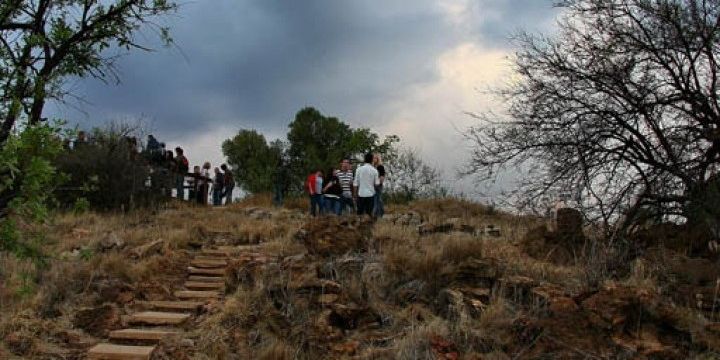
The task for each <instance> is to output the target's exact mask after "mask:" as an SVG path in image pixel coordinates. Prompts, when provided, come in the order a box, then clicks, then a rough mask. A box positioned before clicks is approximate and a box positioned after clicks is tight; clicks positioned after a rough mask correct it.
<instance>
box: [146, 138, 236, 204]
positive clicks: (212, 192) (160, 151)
mask: <svg viewBox="0 0 720 360" xmlns="http://www.w3.org/2000/svg"><path fill="white" fill-rule="evenodd" d="M146 151H147V153H148V155H149V156H150V157H151V158H152V159H162V162H161V165H164V166H163V168H161V170H160V171H159V175H158V176H160V177H165V178H174V187H175V197H177V198H178V199H181V200H185V188H188V189H189V191H188V200H190V201H195V202H197V203H198V204H207V203H208V201H209V200H212V204H213V205H222V204H223V202H224V203H225V204H229V203H231V202H232V192H233V190H234V189H235V180H234V177H233V173H232V171H231V170H230V169H229V168H228V166H227V165H225V164H222V165H220V168H217V167H216V168H215V169H214V173H213V174H211V173H210V170H211V169H212V165H211V164H210V162H207V161H206V162H205V163H204V164H203V165H202V166H199V165H196V166H194V167H193V172H192V173H191V172H189V171H190V165H189V162H188V159H187V157H185V153H184V151H183V149H182V148H181V147H179V146H178V147H176V148H175V153H174V154H173V152H172V150H165V146H164V144H162V143H160V142H158V141H157V139H155V137H154V136H152V135H148V140H147V147H146ZM188 178H189V179H188ZM186 179H188V180H187V183H188V185H185V182H186ZM167 191H168V193H169V192H170V189H169V188H168V190H167ZM168 195H170V194H168ZM210 196H212V198H210ZM223 200H224V201H223Z"/></svg>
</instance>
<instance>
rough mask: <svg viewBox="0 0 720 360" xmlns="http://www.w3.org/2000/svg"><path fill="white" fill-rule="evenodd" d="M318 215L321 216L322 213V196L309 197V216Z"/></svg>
mask: <svg viewBox="0 0 720 360" xmlns="http://www.w3.org/2000/svg"><path fill="white" fill-rule="evenodd" d="M318 213H320V215H322V214H323V213H324V211H323V196H322V195H320V194H315V195H310V214H312V216H317V215H318Z"/></svg>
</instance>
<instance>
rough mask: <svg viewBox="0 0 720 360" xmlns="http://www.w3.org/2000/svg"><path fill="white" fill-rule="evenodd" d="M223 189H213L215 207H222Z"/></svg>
mask: <svg viewBox="0 0 720 360" xmlns="http://www.w3.org/2000/svg"><path fill="white" fill-rule="evenodd" d="M222 194H223V193H222V189H213V191H212V197H213V205H216V206H219V205H222Z"/></svg>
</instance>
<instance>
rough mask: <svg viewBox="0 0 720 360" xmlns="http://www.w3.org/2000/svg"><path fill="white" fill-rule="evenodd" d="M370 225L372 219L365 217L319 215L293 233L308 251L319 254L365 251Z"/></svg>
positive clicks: (369, 235) (369, 234) (370, 233)
mask: <svg viewBox="0 0 720 360" xmlns="http://www.w3.org/2000/svg"><path fill="white" fill-rule="evenodd" d="M372 227H373V223H372V221H370V220H365V219H359V218H341V217H335V216H329V217H320V218H316V219H311V220H310V221H308V222H307V223H306V224H305V225H304V226H303V227H302V229H300V231H298V232H297V233H296V234H295V239H296V240H297V241H299V242H302V243H303V244H304V245H305V247H306V248H307V250H308V252H309V253H311V254H317V255H321V256H330V255H342V254H345V253H348V252H365V251H367V245H368V244H367V243H368V240H370V239H372Z"/></svg>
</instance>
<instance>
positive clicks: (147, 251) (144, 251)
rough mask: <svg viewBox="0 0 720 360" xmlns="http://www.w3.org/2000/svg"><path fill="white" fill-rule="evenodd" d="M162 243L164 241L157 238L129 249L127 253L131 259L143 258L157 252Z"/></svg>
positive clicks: (161, 247) (159, 250)
mask: <svg viewBox="0 0 720 360" xmlns="http://www.w3.org/2000/svg"><path fill="white" fill-rule="evenodd" d="M164 245H165V241H164V240H162V239H158V240H155V241H152V242H149V243H147V244H144V245H140V246H138V247H136V248H134V249H132V250H130V254H129V255H130V257H131V258H133V259H144V258H146V257H149V256H152V255H156V254H159V253H160V252H161V251H162V249H163V246H164Z"/></svg>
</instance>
